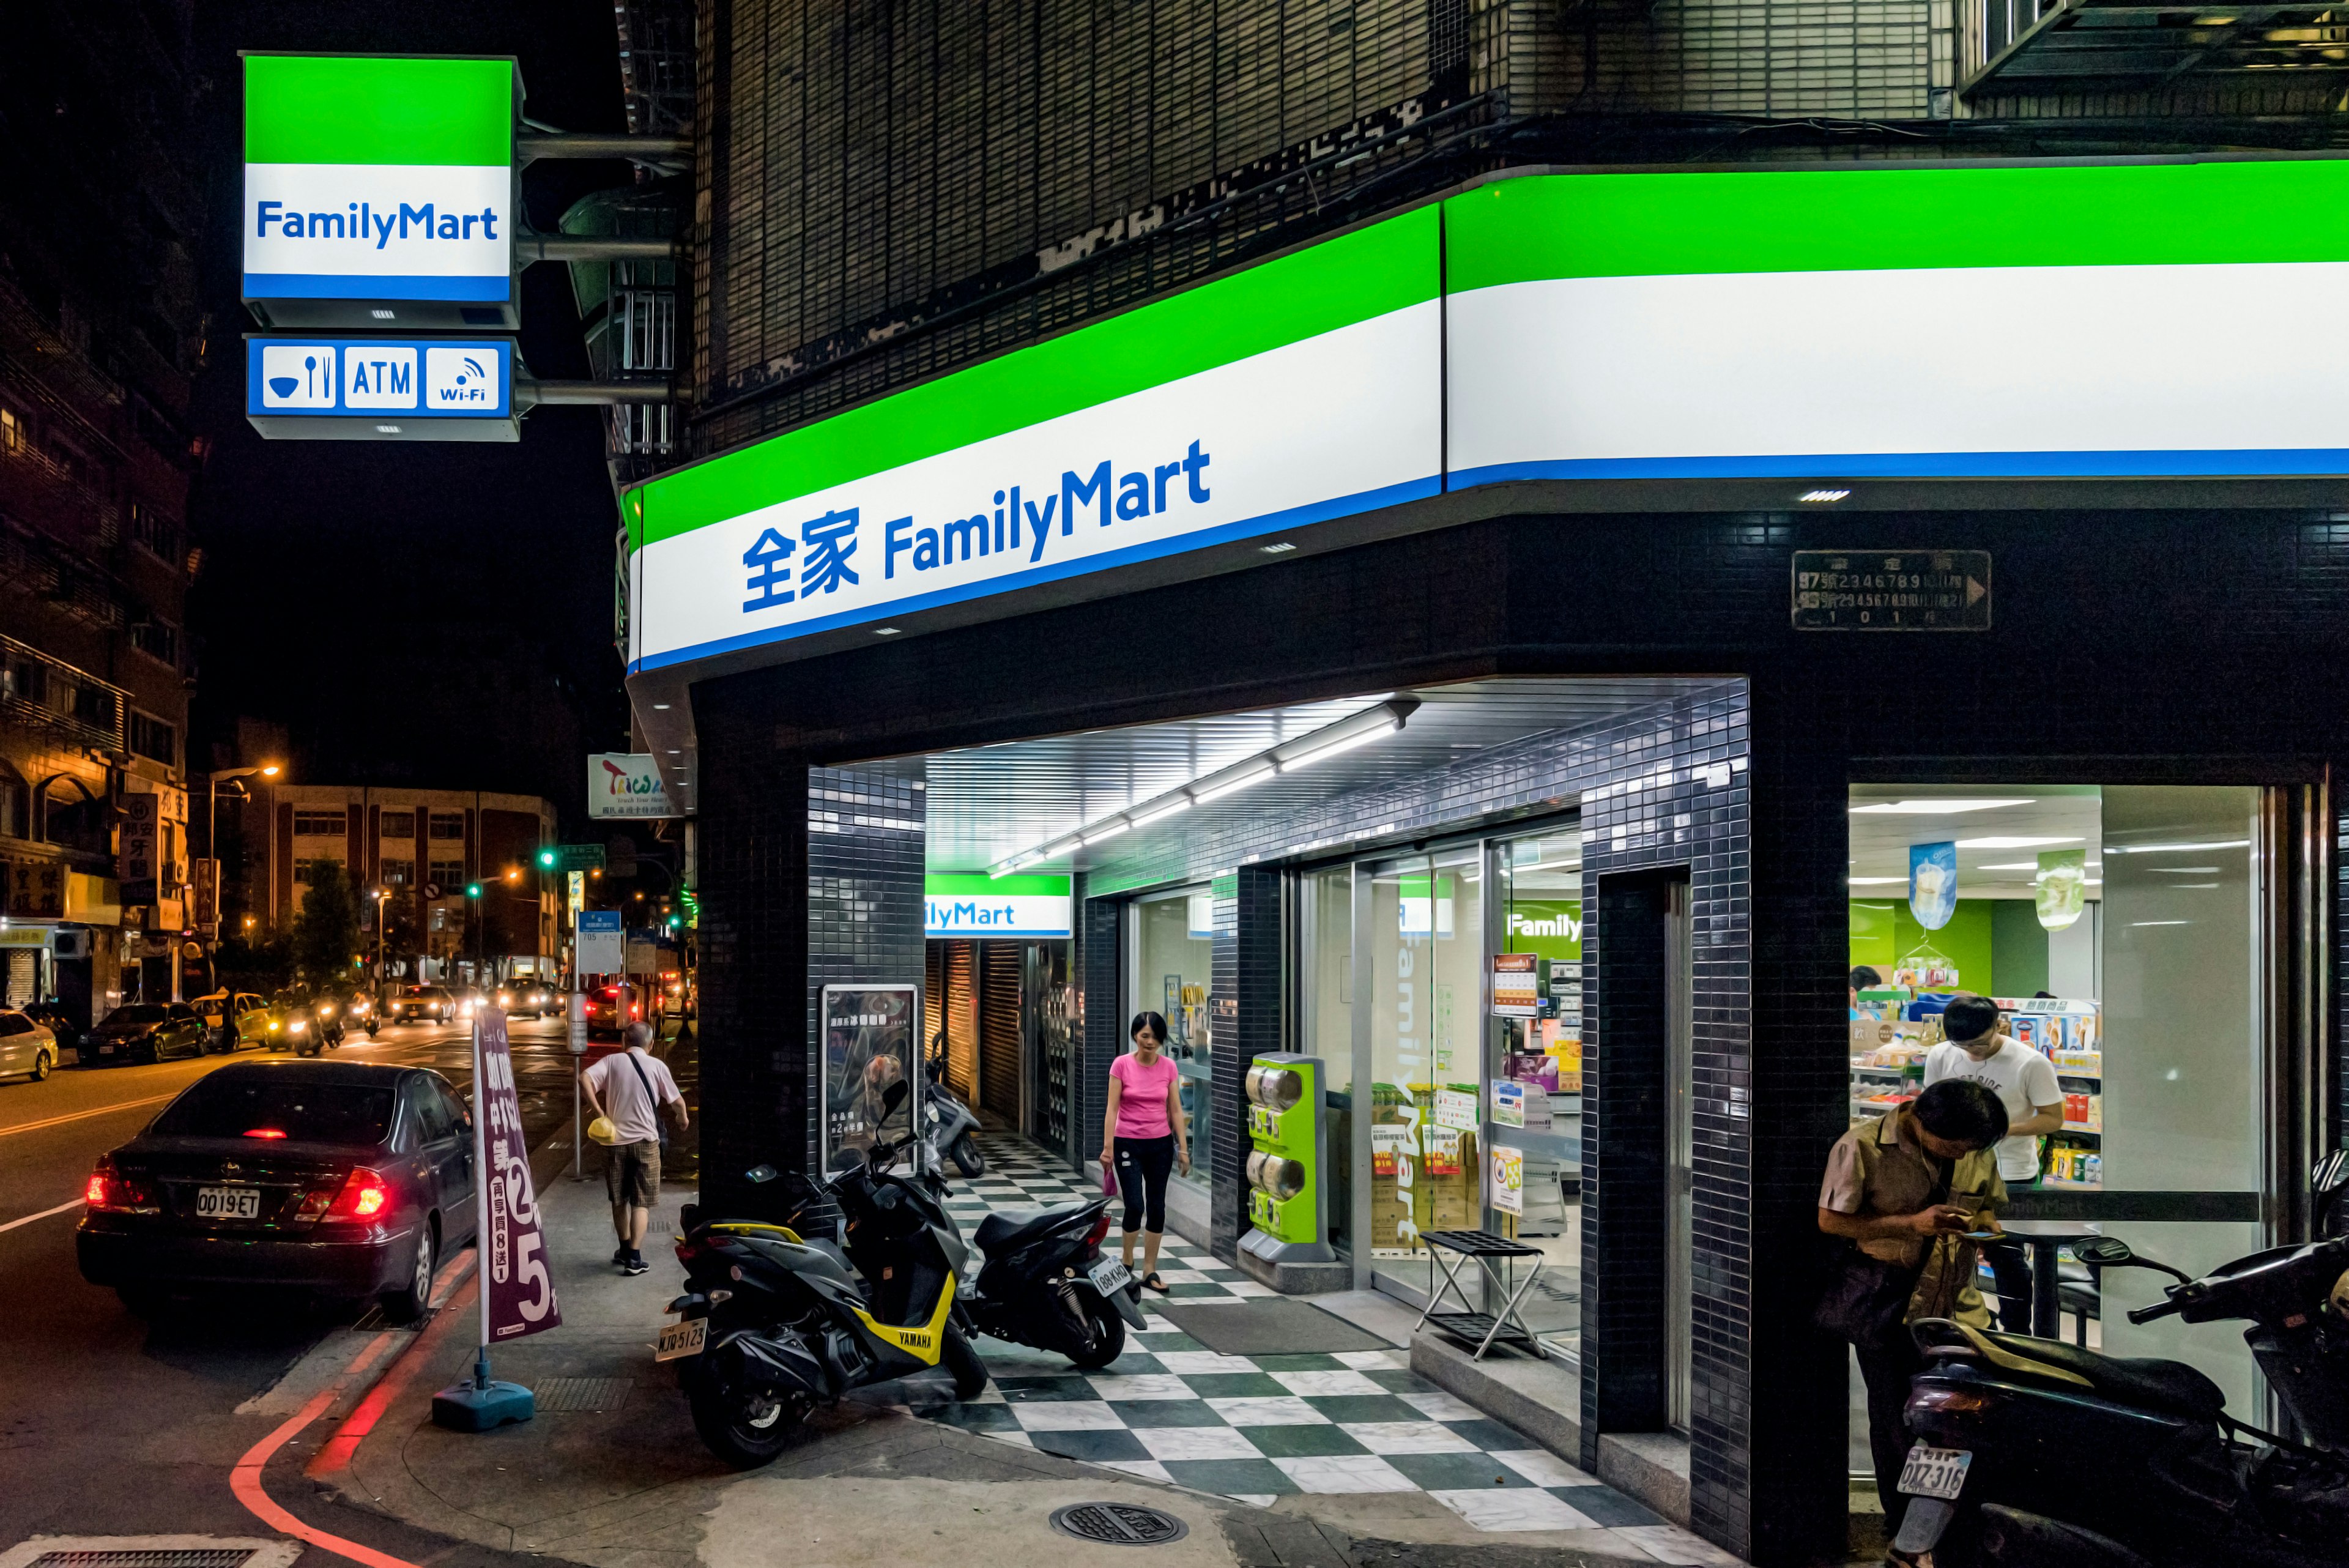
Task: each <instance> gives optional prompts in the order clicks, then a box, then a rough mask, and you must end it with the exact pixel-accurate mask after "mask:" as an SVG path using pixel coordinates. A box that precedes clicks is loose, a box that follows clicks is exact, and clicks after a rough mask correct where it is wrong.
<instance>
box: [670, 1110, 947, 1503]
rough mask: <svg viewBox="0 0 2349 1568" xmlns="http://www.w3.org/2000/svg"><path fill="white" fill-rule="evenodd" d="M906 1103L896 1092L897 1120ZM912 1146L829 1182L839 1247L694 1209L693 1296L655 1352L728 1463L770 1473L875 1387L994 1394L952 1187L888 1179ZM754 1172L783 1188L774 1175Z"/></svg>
mask: <svg viewBox="0 0 2349 1568" xmlns="http://www.w3.org/2000/svg"><path fill="white" fill-rule="evenodd" d="M904 1100H905V1085H903V1084H902V1083H900V1084H893V1085H890V1086H889V1089H888V1091H887V1093H886V1096H885V1099H884V1106H885V1110H884V1113H883V1116H882V1120H883V1122H884V1123H886V1122H887V1120H888V1116H889V1114H890V1113H892V1112H895V1110H896V1109H897V1108H898V1106H900V1105H902V1104H903V1103H904ZM913 1136H914V1135H913V1134H911V1133H908V1134H907V1135H906V1137H903V1138H899V1139H896V1140H895V1141H894V1142H882V1143H876V1144H875V1145H874V1147H872V1149H870V1150H869V1151H868V1152H867V1153H866V1154H864V1156H862V1157H858V1156H854V1155H853V1154H852V1155H850V1156H848V1157H847V1161H846V1162H843V1167H842V1168H840V1169H837V1170H834V1171H833V1172H832V1173H831V1174H830V1175H829V1176H828V1177H827V1178H826V1179H825V1183H824V1191H823V1196H827V1197H829V1198H830V1199H831V1200H832V1203H833V1204H835V1205H837V1206H838V1209H839V1214H840V1223H839V1225H838V1226H837V1228H836V1230H835V1232H834V1235H833V1237H823V1236H817V1237H815V1238H814V1239H812V1240H807V1239H802V1236H801V1234H800V1232H799V1231H795V1230H793V1229H792V1228H791V1227H789V1226H785V1225H771V1224H764V1223H759V1222H755V1221H751V1220H710V1219H705V1218H703V1217H702V1216H701V1215H699V1214H698V1213H697V1212H696V1211H695V1209H694V1206H692V1205H688V1207H687V1210H686V1212H685V1215H684V1229H685V1232H686V1234H685V1236H684V1238H683V1239H682V1240H681V1241H678V1245H677V1255H678V1262H682V1263H683V1264H684V1265H685V1270H686V1282H687V1292H686V1293H685V1294H684V1295H681V1296H679V1297H678V1298H677V1300H675V1301H673V1302H671V1303H669V1306H668V1310H669V1312H670V1313H671V1314H676V1316H677V1321H676V1322H675V1323H672V1324H667V1325H666V1326H664V1327H663V1328H662V1330H661V1334H660V1343H659V1346H658V1349H657V1356H658V1358H659V1359H661V1360H664V1361H669V1360H674V1361H678V1363H679V1366H678V1382H679V1384H680V1385H681V1386H683V1388H684V1390H685V1397H686V1399H687V1401H688V1404H690V1405H691V1407H692V1409H693V1426H694V1429H695V1430H696V1431H698V1432H699V1433H700V1434H701V1440H702V1441H703V1442H704V1443H705V1444H707V1445H709V1450H710V1452H712V1453H714V1454H716V1455H717V1456H718V1457H719V1459H724V1460H725V1461H726V1462H727V1463H729V1464H731V1465H736V1466H740V1467H742V1468H744V1469H748V1468H750V1467H752V1466H757V1465H763V1464H765V1463H767V1462H768V1461H769V1460H771V1459H774V1457H775V1456H776V1455H778V1454H780V1453H781V1452H782V1451H783V1449H784V1448H785V1446H786V1445H788V1444H789V1443H790V1441H791V1440H792V1434H793V1432H794V1431H795V1430H796V1429H797V1428H798V1427H799V1424H800V1423H801V1421H802V1420H804V1419H805V1418H806V1417H807V1414H808V1412H809V1411H810V1410H812V1409H813V1408H814V1407H815V1406H816V1405H817V1404H818V1402H820V1401H823V1400H830V1399H836V1398H838V1397H841V1396H842V1395H843V1394H845V1393H846V1392H848V1390H850V1389H852V1388H860V1387H863V1386H864V1385H866V1384H868V1383H885V1382H888V1381H889V1380H890V1379H892V1378H895V1377H905V1376H911V1375H913V1374H915V1373H917V1372H926V1371H928V1370H929V1369H930V1368H932V1367H934V1366H945V1367H946V1369H947V1371H948V1372H950V1373H952V1374H953V1376H954V1380H955V1396H956V1397H957V1398H962V1399H968V1398H972V1397H976V1396H977V1395H978V1394H979V1393H980V1392H981V1391H983V1390H984V1389H985V1388H986V1386H987V1367H986V1366H985V1364H984V1363H982V1362H981V1361H980V1360H979V1358H978V1352H977V1351H975V1350H973V1349H972V1348H971V1346H970V1342H969V1340H968V1338H967V1337H965V1329H966V1328H967V1326H968V1325H967V1324H963V1323H962V1322H961V1321H960V1320H961V1317H962V1314H963V1309H962V1308H961V1306H960V1304H959V1303H957V1300H956V1295H955V1286H956V1282H957V1280H959V1279H960V1278H961V1277H962V1275H963V1273H964V1272H966V1270H967V1268H968V1258H969V1253H968V1249H966V1248H965V1247H964V1245H963V1240H962V1235H961V1232H960V1231H958V1230H957V1228H956V1226H955V1222H954V1220H952V1219H951V1218H950V1217H949V1216H948V1215H947V1211H946V1210H945V1208H944V1207H943V1206H941V1205H940V1203H939V1202H938V1196H939V1194H940V1193H942V1192H943V1191H944V1190H945V1188H946V1184H945V1183H944V1182H943V1181H940V1180H938V1179H937V1178H936V1176H935V1175H932V1174H927V1173H925V1174H920V1175H915V1176H911V1177H906V1176H900V1175H897V1174H895V1173H894V1172H892V1171H891V1170H890V1169H889V1168H888V1167H889V1163H890V1160H891V1159H892V1158H893V1157H894V1156H895V1155H896V1154H897V1153H899V1152H900V1151H901V1150H902V1149H904V1148H905V1146H906V1145H907V1144H908V1143H909V1142H910V1141H911V1139H912V1137H913ZM748 1174H749V1176H750V1179H751V1180H753V1181H761V1180H762V1179H763V1180H775V1179H778V1177H777V1174H776V1172H775V1171H774V1170H773V1169H772V1168H771V1167H766V1166H761V1167H760V1168H758V1169H756V1170H753V1171H750V1172H749V1173H748ZM810 1228H811V1229H813V1227H812V1226H811V1227H810Z"/></svg>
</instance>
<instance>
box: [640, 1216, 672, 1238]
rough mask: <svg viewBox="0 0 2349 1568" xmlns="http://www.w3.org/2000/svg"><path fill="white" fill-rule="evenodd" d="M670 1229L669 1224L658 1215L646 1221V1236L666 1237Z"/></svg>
mask: <svg viewBox="0 0 2349 1568" xmlns="http://www.w3.org/2000/svg"><path fill="white" fill-rule="evenodd" d="M670 1229H671V1227H670V1225H669V1222H668V1221H667V1220H665V1219H663V1218H662V1217H661V1216H659V1215H657V1214H655V1215H653V1216H652V1217H651V1218H650V1219H648V1220H646V1221H645V1234H646V1235H647V1236H666V1235H667V1234H668V1233H669V1231H670Z"/></svg>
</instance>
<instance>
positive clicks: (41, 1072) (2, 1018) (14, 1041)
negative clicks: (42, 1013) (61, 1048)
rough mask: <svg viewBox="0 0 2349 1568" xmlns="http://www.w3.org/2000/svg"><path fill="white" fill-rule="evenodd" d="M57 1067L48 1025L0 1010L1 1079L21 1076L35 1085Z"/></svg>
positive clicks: (11, 1010)
mask: <svg viewBox="0 0 2349 1568" xmlns="http://www.w3.org/2000/svg"><path fill="white" fill-rule="evenodd" d="M56 1066H57V1035H56V1034H55V1033H51V1031H50V1029H49V1026H48V1025H47V1024H46V1023H41V1022H39V1021H38V1020H37V1019H36V1018H34V1017H33V1016H32V1015H31V1014H30V1013H26V1012H19V1011H17V1010H16V1009H15V1008H6V1009H0V1076H12V1075H16V1074H18V1073H22V1074H24V1075H25V1076H26V1077H27V1078H30V1079H31V1080H32V1081H33V1082H34V1083H36V1084H37V1083H39V1082H40V1081H41V1080H42V1079H44V1078H46V1077H47V1076H48V1075H49V1073H50V1071H51V1070H52V1069H54V1068H55V1067H56Z"/></svg>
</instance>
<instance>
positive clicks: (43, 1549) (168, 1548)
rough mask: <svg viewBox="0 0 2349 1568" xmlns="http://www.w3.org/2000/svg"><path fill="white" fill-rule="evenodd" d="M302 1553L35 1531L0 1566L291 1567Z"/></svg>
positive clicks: (248, 1544) (295, 1546) (263, 1545)
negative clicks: (31, 1536)
mask: <svg viewBox="0 0 2349 1568" xmlns="http://www.w3.org/2000/svg"><path fill="white" fill-rule="evenodd" d="M301 1553H302V1543H301V1542H298V1541H255V1540H252V1539H250V1538H247V1537H243V1536H235V1535H36V1536H34V1537H33V1538H32V1539H31V1540H29V1541H23V1542H17V1543H16V1545H14V1546H10V1547H7V1548H5V1549H0V1568H293V1565H294V1560H295V1558H296V1557H298V1556H300V1555H301Z"/></svg>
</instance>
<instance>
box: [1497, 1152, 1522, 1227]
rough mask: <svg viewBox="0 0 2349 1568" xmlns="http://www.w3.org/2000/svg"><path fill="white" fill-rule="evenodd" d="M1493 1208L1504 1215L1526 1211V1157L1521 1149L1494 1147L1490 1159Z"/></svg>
mask: <svg viewBox="0 0 2349 1568" xmlns="http://www.w3.org/2000/svg"><path fill="white" fill-rule="evenodd" d="M1492 1167H1493V1173H1492V1174H1493V1179H1492V1182H1491V1183H1490V1185H1491V1188H1492V1202H1493V1207H1494V1208H1495V1209H1497V1210H1500V1211H1501V1212H1502V1213H1504V1214H1523V1213H1524V1212H1525V1211H1526V1156H1525V1151H1524V1150H1523V1149H1516V1148H1501V1147H1495V1148H1494V1150H1493V1158H1492Z"/></svg>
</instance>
